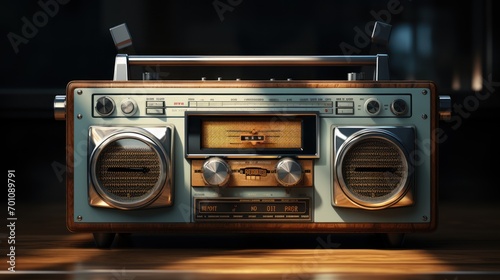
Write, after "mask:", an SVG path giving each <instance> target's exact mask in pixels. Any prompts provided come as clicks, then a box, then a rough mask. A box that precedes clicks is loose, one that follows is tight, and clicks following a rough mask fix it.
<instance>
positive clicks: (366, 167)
mask: <svg viewBox="0 0 500 280" xmlns="http://www.w3.org/2000/svg"><path fill="white" fill-rule="evenodd" d="M335 168H336V175H337V178H338V181H339V184H340V187H341V189H342V191H343V192H344V194H345V195H346V197H347V198H348V199H349V200H351V201H352V202H353V203H354V204H356V205H358V206H360V207H362V208H368V209H381V208H386V207H389V206H391V205H393V204H394V203H396V202H398V201H399V200H400V199H401V198H402V197H403V196H404V195H405V194H406V193H407V191H408V189H409V187H410V185H411V179H410V178H411V176H410V162H409V157H408V152H407V151H406V149H405V148H404V146H403V145H402V144H401V142H400V141H399V140H398V139H397V138H396V137H395V135H393V134H392V133H390V132H388V131H384V130H373V129H370V130H368V129H366V130H361V131H359V132H358V133H355V134H353V135H351V137H349V138H347V139H346V141H345V142H344V143H343V144H342V146H341V147H340V149H339V152H338V157H337V160H336V164H335Z"/></svg>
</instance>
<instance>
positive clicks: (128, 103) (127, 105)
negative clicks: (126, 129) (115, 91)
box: [120, 98, 137, 116]
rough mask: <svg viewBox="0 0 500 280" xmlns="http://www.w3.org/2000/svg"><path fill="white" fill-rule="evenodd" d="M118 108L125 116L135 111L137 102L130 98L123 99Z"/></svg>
mask: <svg viewBox="0 0 500 280" xmlns="http://www.w3.org/2000/svg"><path fill="white" fill-rule="evenodd" d="M120 108H121V109H122V112H123V114H125V115H127V116H130V115H133V114H135V112H136V111H137V102H135V100H133V99H131V98H127V99H123V100H122V102H121V104H120Z"/></svg>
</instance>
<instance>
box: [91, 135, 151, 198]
mask: <svg viewBox="0 0 500 280" xmlns="http://www.w3.org/2000/svg"><path fill="white" fill-rule="evenodd" d="M123 141H124V140H121V141H115V142H113V143H111V144H109V145H107V146H106V147H105V148H104V149H103V151H102V152H101V154H100V156H99V159H98V161H97V164H96V170H95V172H96V177H97V179H98V180H99V182H100V187H101V189H102V190H103V191H105V192H106V193H107V194H109V195H111V196H113V197H114V198H115V199H118V198H119V199H120V200H123V201H127V200H134V199H137V198H140V197H143V196H148V195H149V193H150V192H151V190H152V189H153V188H154V187H155V185H156V184H157V183H158V180H159V179H160V160H159V157H158V154H157V153H156V152H155V151H154V150H153V149H151V147H149V146H148V145H146V144H145V143H142V142H140V141H137V140H130V139H129V140H128V142H131V141H133V144H130V143H129V144H127V145H122V142H123Z"/></svg>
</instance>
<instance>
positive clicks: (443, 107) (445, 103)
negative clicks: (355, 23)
mask: <svg viewBox="0 0 500 280" xmlns="http://www.w3.org/2000/svg"><path fill="white" fill-rule="evenodd" d="M439 119H440V120H442V121H447V120H450V119H451V97H450V96H449V95H440V96H439Z"/></svg>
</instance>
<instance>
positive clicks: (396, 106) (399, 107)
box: [391, 99, 408, 116]
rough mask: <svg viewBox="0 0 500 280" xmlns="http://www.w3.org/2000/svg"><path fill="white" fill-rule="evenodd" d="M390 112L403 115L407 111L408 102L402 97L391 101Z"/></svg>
mask: <svg viewBox="0 0 500 280" xmlns="http://www.w3.org/2000/svg"><path fill="white" fill-rule="evenodd" d="M391 112H392V113H393V114H394V115H396V116H401V115H404V114H406V113H407V112H408V104H406V101H404V100H403V99H396V100H394V101H392V103H391Z"/></svg>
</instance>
